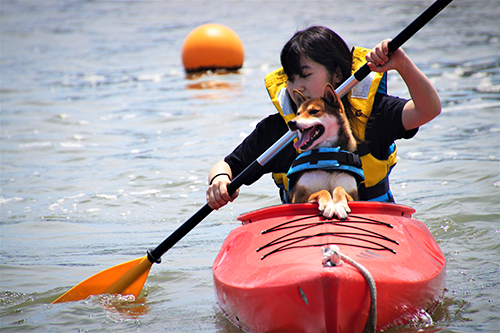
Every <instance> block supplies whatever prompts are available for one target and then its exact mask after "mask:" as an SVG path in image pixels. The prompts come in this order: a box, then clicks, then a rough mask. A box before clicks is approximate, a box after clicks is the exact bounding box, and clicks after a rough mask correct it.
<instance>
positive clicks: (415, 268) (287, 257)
mask: <svg viewBox="0 0 500 333" xmlns="http://www.w3.org/2000/svg"><path fill="white" fill-rule="evenodd" d="M349 206H350V207H351V210H352V212H351V214H350V215H349V217H348V218H347V219H346V220H343V221H342V220H336V219H333V220H327V219H325V218H324V217H323V216H321V215H320V214H318V213H319V212H318V209H317V205H316V204H311V203H307V204H289V205H279V206H274V207H268V208H264V209H260V210H257V211H253V212H250V213H246V214H243V215H241V216H239V217H238V220H240V221H241V222H242V223H243V225H241V226H239V227H237V228H235V229H234V230H233V231H232V232H231V233H230V234H229V235H228V237H227V238H226V240H225V241H224V244H223V245H222V248H221V250H220V252H219V254H218V256H217V258H216V259H215V262H214V264H213V274H214V284H215V290H216V295H217V300H218V304H219V306H220V308H221V309H222V311H223V312H224V313H225V314H226V316H227V317H228V318H229V319H230V320H231V321H232V322H233V323H234V324H235V325H237V326H238V327H240V328H242V329H243V330H245V331H247V332H362V331H363V329H364V327H365V324H366V323H367V321H368V322H369V321H370V320H373V319H374V318H375V321H376V324H375V322H374V324H375V325H376V330H377V331H380V330H385V329H388V328H389V327H392V326H395V325H405V324H408V323H409V322H410V321H411V320H415V319H416V318H418V316H419V315H420V314H421V313H422V311H423V310H426V311H427V312H431V311H432V310H433V309H434V307H435V306H436V305H437V303H438V302H439V300H440V299H441V297H442V296H443V292H444V283H445V266H446V263H445V258H444V255H443V253H442V251H441V249H440V248H439V246H438V245H437V243H436V241H435V240H434V238H433V236H432V235H431V233H430V232H429V230H428V228H427V227H426V226H425V225H424V224H423V223H422V222H420V221H418V220H416V219H414V218H412V217H411V215H412V214H413V213H414V212H415V210H414V209H412V208H410V207H406V206H401V205H395V204H386V203H380V202H351V203H350V204H349ZM332 245H335V246H337V247H338V248H337V249H338V250H336V249H335V247H332ZM332 249H333V251H334V253H333V254H332V252H331V251H332ZM329 256H330V257H329ZM355 264H357V265H358V266H361V268H363V267H364V268H365V269H366V270H367V271H368V272H369V273H368V274H369V275H370V274H371V277H372V278H373V280H372V283H371V286H372V287H374V288H376V296H375V295H374V294H371V293H370V290H371V291H373V288H372V289H370V288H369V286H370V280H369V279H368V277H366V275H363V274H362V271H361V268H359V267H357V266H354V265H355ZM373 281H374V286H373ZM373 296H375V297H373ZM372 298H375V300H374V303H371V301H372V300H371V299H372ZM370 304H373V305H372V307H370Z"/></svg>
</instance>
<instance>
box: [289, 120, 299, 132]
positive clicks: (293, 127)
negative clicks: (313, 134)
mask: <svg viewBox="0 0 500 333" xmlns="http://www.w3.org/2000/svg"><path fill="white" fill-rule="evenodd" d="M288 127H289V128H290V129H291V130H292V131H296V130H298V128H297V122H296V121H295V120H290V121H289V122H288Z"/></svg>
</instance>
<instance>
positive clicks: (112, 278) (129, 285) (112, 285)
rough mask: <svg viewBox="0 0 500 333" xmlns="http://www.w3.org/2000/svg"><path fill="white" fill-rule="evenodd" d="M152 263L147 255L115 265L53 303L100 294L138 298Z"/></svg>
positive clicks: (75, 287)
mask: <svg viewBox="0 0 500 333" xmlns="http://www.w3.org/2000/svg"><path fill="white" fill-rule="evenodd" d="M151 265H152V263H151V262H150V261H149V259H148V256H145V257H143V258H138V259H135V260H131V261H127V262H125V263H123V264H120V265H116V266H113V267H111V268H108V269H106V270H104V271H102V272H100V273H97V274H95V275H93V276H91V277H89V278H88V279H86V280H85V281H82V282H80V283H79V284H77V285H76V286H74V287H73V288H71V289H70V290H68V291H67V292H66V293H64V294H63V295H62V296H61V297H59V298H58V299H56V300H55V301H54V302H52V303H61V302H68V301H79V300H82V299H86V298H87V297H89V296H90V295H100V294H122V295H134V296H135V298H137V297H139V294H140V292H141V290H142V288H143V287H144V283H145V282H146V279H147V278H148V274H149V270H150V269H151Z"/></svg>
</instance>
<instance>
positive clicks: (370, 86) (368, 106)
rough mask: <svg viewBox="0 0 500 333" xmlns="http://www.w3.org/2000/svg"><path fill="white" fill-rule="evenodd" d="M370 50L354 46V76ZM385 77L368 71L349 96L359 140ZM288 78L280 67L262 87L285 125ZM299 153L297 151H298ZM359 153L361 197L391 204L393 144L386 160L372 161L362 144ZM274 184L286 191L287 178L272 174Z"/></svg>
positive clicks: (289, 108) (289, 114)
mask: <svg viewBox="0 0 500 333" xmlns="http://www.w3.org/2000/svg"><path fill="white" fill-rule="evenodd" d="M369 51H370V49H366V48H361V47H354V49H353V51H352V53H353V61H352V70H351V72H352V73H354V72H356V70H358V69H359V68H360V67H361V66H363V65H364V64H365V63H366V59H365V55H366V54H367V53H368V52H369ZM386 78H387V76H386V74H385V73H375V72H371V73H370V74H369V75H368V76H367V77H366V78H365V79H364V80H362V81H361V82H359V83H358V84H357V85H356V86H355V87H354V88H353V89H352V90H351V91H350V92H349V94H348V99H349V102H350V103H351V105H352V106H353V107H354V108H355V109H356V110H360V111H361V113H362V114H363V115H360V116H359V117H358V121H357V122H353V123H351V128H352V130H353V132H355V133H356V134H357V136H358V137H359V138H360V139H361V140H364V139H365V130H366V124H367V122H368V119H369V117H370V114H371V112H372V107H373V103H374V100H375V94H376V93H377V92H382V93H386V92H387V88H386V84H387V82H386ZM286 82H287V77H286V75H285V72H284V71H283V68H279V69H277V70H275V71H273V72H271V73H269V74H267V75H266V77H265V85H266V88H267V91H268V93H269V96H270V97H271V100H272V102H273V104H274V106H275V107H276V109H277V110H278V112H279V113H280V114H281V116H282V117H283V119H284V121H285V122H286V123H288V121H290V120H291V119H293V118H294V117H295V112H294V108H293V106H292V103H293V101H292V100H291V99H290V97H289V96H288V93H287V91H286ZM299 153H300V151H299ZM358 154H359V156H360V158H361V162H362V164H363V172H364V174H365V180H364V181H363V182H362V183H361V185H360V188H359V191H360V197H361V198H363V199H364V200H376V201H393V198H392V194H391V192H390V189H389V182H388V176H389V173H390V172H391V170H392V168H393V167H394V165H396V159H397V158H396V154H397V149H396V145H395V144H393V145H392V146H391V147H390V148H389V151H388V152H387V158H386V159H384V160H379V159H377V158H375V157H374V156H373V155H372V154H371V153H370V151H369V149H368V147H367V146H366V144H364V143H358ZM273 179H274V182H275V183H276V185H277V186H278V187H280V188H281V189H283V190H285V191H288V178H287V177H286V173H273Z"/></svg>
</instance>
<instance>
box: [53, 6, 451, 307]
mask: <svg viewBox="0 0 500 333" xmlns="http://www.w3.org/2000/svg"><path fill="white" fill-rule="evenodd" d="M451 1H453V0H437V1H436V2H434V3H433V4H432V5H431V6H430V7H429V8H428V9H427V10H426V11H425V12H423V13H422V14H421V15H420V16H419V17H418V18H417V19H415V21H413V22H412V23H411V24H410V25H409V26H408V27H407V28H405V29H404V30H403V31H402V32H401V33H399V35H397V36H396V38H394V39H393V40H392V41H391V42H390V43H389V51H390V53H393V52H394V51H396V50H397V49H398V48H399V47H400V46H401V45H403V43H405V42H406V41H407V40H408V39H410V38H411V37H412V36H413V35H414V34H415V33H416V32H417V31H418V30H420V29H421V28H422V27H423V26H425V25H426V24H427V23H428V22H429V21H430V20H431V19H432V18H433V17H434V16H436V15H437V14H438V13H439V12H440V11H441V10H442V9H443V8H445V7H446V6H447V5H448V4H449V3H450V2H451ZM369 73H370V68H369V67H368V65H366V64H365V65H364V66H363V67H361V68H360V69H359V70H358V71H356V73H354V74H353V76H351V77H350V78H349V79H347V80H346V81H345V82H344V83H343V84H342V85H341V86H340V87H339V88H338V89H337V90H336V92H337V94H338V95H339V96H340V97H342V96H344V95H345V94H346V93H347V92H348V91H349V90H351V89H352V88H353V87H354V86H355V85H356V84H357V83H358V82H360V81H362V80H363V79H364V78H365V77H366V76H367V75H368V74H369ZM296 135H297V134H296V133H295V132H292V131H289V132H288V133H287V134H285V135H284V136H283V137H282V138H281V139H279V140H278V141H277V142H276V143H275V144H273V145H272V146H271V147H270V148H269V149H268V150H266V151H265V152H264V153H263V154H262V155H261V156H259V158H257V160H255V161H254V162H252V163H251V164H250V165H249V166H248V167H247V168H246V169H245V170H244V171H243V172H242V173H241V174H239V175H238V176H237V177H236V178H234V179H233V180H232V181H231V183H229V185H228V192H229V194H230V195H231V194H233V193H234V192H235V191H236V190H237V189H238V188H240V186H241V185H243V184H244V183H245V182H246V181H247V180H248V179H250V178H252V177H253V176H254V175H256V174H257V173H258V172H259V171H261V170H262V168H263V166H264V165H265V164H266V163H267V162H268V161H269V160H271V159H272V158H274V157H275V156H276V155H277V154H278V153H279V152H280V151H281V150H282V149H283V148H284V147H285V146H287V145H288V144H290V143H291V142H292V141H293V139H294V138H295V137H296ZM212 210H213V209H212V208H210V206H209V205H208V204H205V205H204V206H203V207H202V208H201V209H200V210H198V211H197V212H196V213H195V214H194V215H193V216H191V218H189V219H188V220H187V221H186V222H184V224H182V225H181V226H180V227H179V228H178V229H177V230H175V231H174V232H173V233H172V234H171V235H170V236H169V237H168V238H166V239H165V240H164V241H163V242H162V243H161V244H160V245H158V246H157V247H156V248H155V249H154V250H152V251H151V250H149V251H148V252H147V255H146V256H144V257H142V258H138V259H135V260H131V261H128V262H126V263H123V264H120V265H117V266H113V267H111V268H108V269H106V270H104V271H102V272H100V273H97V274H95V275H93V276H91V277H90V278H88V279H86V280H85V281H83V282H81V283H79V284H77V285H76V286H74V287H73V288H71V289H70V290H68V291H67V292H66V293H64V294H63V295H62V296H61V297H59V298H58V299H56V300H55V301H54V302H53V303H60V302H67V301H78V300H82V299H85V298H87V297H88V296H90V295H99V294H105V293H109V294H124V295H129V294H131V295H134V296H135V297H136V298H137V297H138V296H139V293H140V292H141V290H142V288H143V286H144V283H145V282H146V279H147V277H148V274H149V270H150V269H151V266H152V264H153V263H155V262H156V263H159V262H160V258H161V256H162V255H163V254H164V253H165V252H167V251H168V250H169V249H170V248H171V247H172V246H174V245H175V244H176V243H177V242H178V241H179V240H181V239H182V238H183V237H184V236H185V235H187V234H188V233H189V232H190V231H191V230H192V229H193V228H194V227H195V226H197V225H198V224H199V223H200V222H201V221H202V220H203V219H204V218H205V217H207V216H208V214H210V213H211V212H212Z"/></svg>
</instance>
